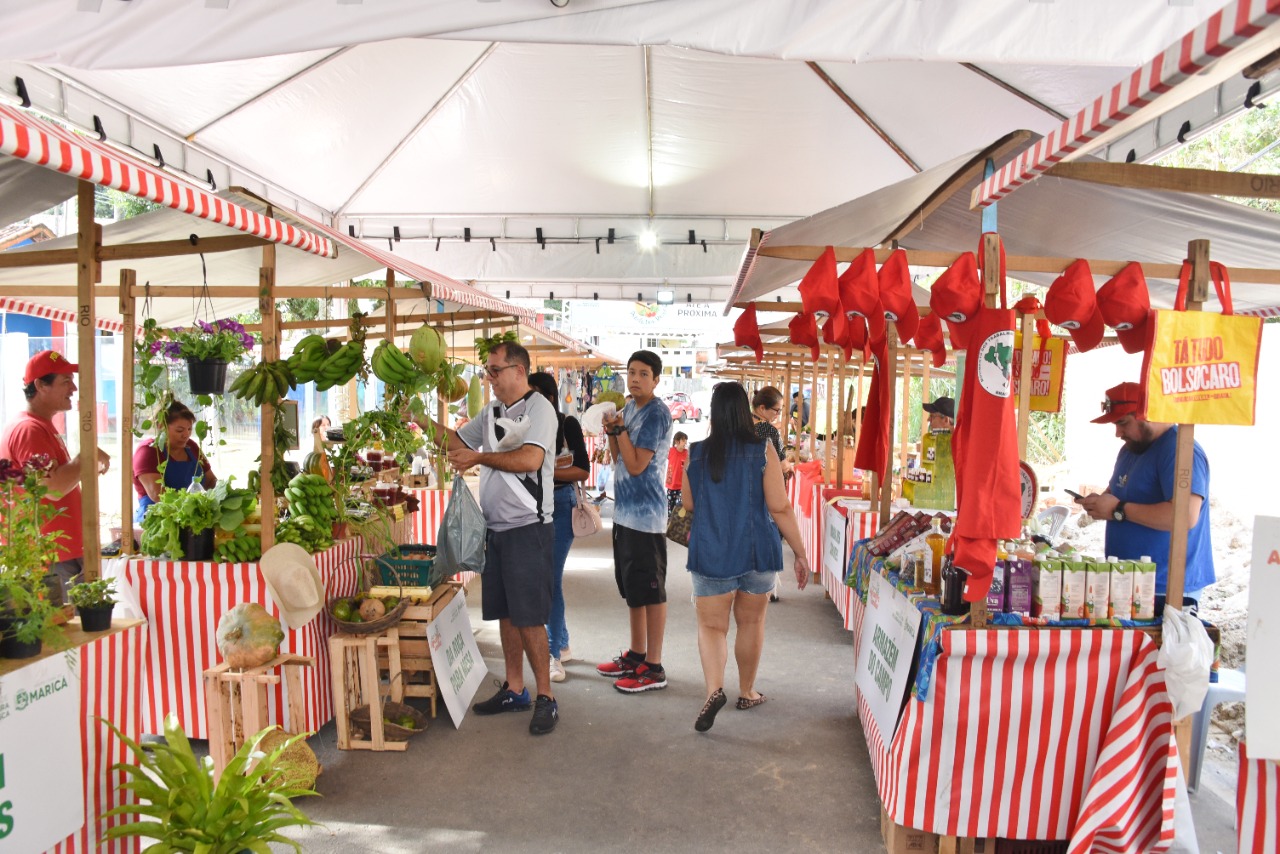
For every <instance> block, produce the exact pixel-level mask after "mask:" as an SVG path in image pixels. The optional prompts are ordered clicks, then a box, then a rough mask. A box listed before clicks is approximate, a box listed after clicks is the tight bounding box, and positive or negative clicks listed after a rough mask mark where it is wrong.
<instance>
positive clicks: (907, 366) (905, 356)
mask: <svg viewBox="0 0 1280 854" xmlns="http://www.w3.org/2000/svg"><path fill="white" fill-rule="evenodd" d="M898 437H899V440H900V441H901V442H902V447H901V448H899V449H898V469H899V471H906V470H907V445H908V444H909V443H910V442H911V350H909V349H907V348H903V350H902V428H901V429H900V430H899V431H898Z"/></svg>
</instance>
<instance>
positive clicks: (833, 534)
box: [822, 504, 849, 581]
mask: <svg viewBox="0 0 1280 854" xmlns="http://www.w3.org/2000/svg"><path fill="white" fill-rule="evenodd" d="M823 509H824V517H823V519H822V569H823V571H824V572H826V573H828V574H830V575H831V577H832V578H836V579H839V580H841V581H843V580H844V573H845V561H844V556H845V534H846V533H847V531H848V528H849V520H848V519H847V518H845V515H844V514H843V513H841V512H840V511H839V510H837V509H836V508H835V506H834V505H831V504H828V505H826V507H825V508H823Z"/></svg>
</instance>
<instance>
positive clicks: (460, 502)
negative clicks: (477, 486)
mask: <svg viewBox="0 0 1280 854" xmlns="http://www.w3.org/2000/svg"><path fill="white" fill-rule="evenodd" d="M487 531H488V526H487V525H486V524H485V521H484V513H483V512H482V511H481V510H480V505H479V504H477V503H476V499H475V496H473V495H472V494H471V490H470V488H468V487H467V485H466V483H464V482H463V480H462V477H461V476H458V477H455V478H454V479H453V491H452V492H451V493H450V494H449V506H448V507H446V508H445V509H444V517H443V518H442V519H441V520H440V528H439V530H438V531H437V532H436V565H435V567H434V569H436V570H437V571H439V572H440V573H441V574H442V575H443V577H444V578H452V577H453V576H455V575H457V574H458V573H459V572H464V571H469V572H477V573H479V572H484V541H485V533H486V532H487Z"/></svg>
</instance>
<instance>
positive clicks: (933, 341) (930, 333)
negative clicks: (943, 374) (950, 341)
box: [916, 311, 947, 368]
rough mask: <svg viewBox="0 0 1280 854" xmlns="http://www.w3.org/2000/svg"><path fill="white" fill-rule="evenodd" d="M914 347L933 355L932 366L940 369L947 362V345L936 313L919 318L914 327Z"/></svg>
mask: <svg viewBox="0 0 1280 854" xmlns="http://www.w3.org/2000/svg"><path fill="white" fill-rule="evenodd" d="M916 346H917V347H919V348H920V349H921V350H929V351H930V352H932V353H933V366H934V367H935V368H941V367H942V366H943V365H944V364H946V361H947V343H946V340H945V339H944V338H943V337H942V321H941V320H940V319H939V317H938V314H937V312H933V311H931V312H929V313H928V314H926V315H925V316H924V317H922V318H920V325H919V326H917V327H916Z"/></svg>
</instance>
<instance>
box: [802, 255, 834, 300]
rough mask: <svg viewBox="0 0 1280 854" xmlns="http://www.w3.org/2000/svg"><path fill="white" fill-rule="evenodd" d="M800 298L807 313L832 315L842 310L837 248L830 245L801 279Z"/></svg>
mask: <svg viewBox="0 0 1280 854" xmlns="http://www.w3.org/2000/svg"><path fill="white" fill-rule="evenodd" d="M800 299H801V301H802V302H803V303H804V310H805V312H806V313H807V314H817V315H831V314H835V313H836V312H838V311H839V310H840V288H839V286H838V285H837V284H836V250H835V248H834V247H832V246H828V247H827V248H826V249H824V250H823V251H822V254H821V255H819V256H818V260H817V261H814V262H813V266H812V267H810V268H809V272H807V273H805V274H804V278H803V279H801V280H800Z"/></svg>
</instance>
